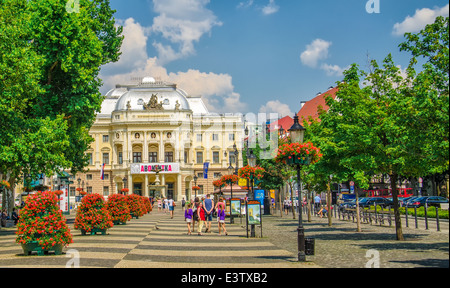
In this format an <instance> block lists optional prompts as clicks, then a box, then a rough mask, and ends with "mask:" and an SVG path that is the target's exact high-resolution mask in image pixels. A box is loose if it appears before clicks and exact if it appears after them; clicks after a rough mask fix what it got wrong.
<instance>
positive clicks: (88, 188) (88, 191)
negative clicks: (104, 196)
mask: <svg viewBox="0 0 450 288" xmlns="http://www.w3.org/2000/svg"><path fill="white" fill-rule="evenodd" d="M86 192H87V193H89V194H92V186H88V187H86Z"/></svg>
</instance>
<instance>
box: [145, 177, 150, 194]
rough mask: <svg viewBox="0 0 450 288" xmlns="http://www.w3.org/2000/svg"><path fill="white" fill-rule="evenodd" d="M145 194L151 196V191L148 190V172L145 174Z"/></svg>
mask: <svg viewBox="0 0 450 288" xmlns="http://www.w3.org/2000/svg"><path fill="white" fill-rule="evenodd" d="M144 185H145V187H144V196H146V197H149V196H150V192H149V191H148V174H145V183H144Z"/></svg>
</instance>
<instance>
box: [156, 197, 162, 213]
mask: <svg viewBox="0 0 450 288" xmlns="http://www.w3.org/2000/svg"><path fill="white" fill-rule="evenodd" d="M161 202H162V201H161V199H160V198H158V202H157V203H158V212H161V211H162V210H161V209H162V203H161Z"/></svg>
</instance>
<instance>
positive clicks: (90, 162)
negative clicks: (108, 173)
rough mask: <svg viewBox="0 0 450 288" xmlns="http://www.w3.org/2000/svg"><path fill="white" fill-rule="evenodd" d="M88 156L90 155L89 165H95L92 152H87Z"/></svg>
mask: <svg viewBox="0 0 450 288" xmlns="http://www.w3.org/2000/svg"><path fill="white" fill-rule="evenodd" d="M87 155H88V157H89V165H94V164H93V163H94V160H93V159H92V153H87Z"/></svg>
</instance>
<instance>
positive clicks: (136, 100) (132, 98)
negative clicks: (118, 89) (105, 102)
mask: <svg viewBox="0 0 450 288" xmlns="http://www.w3.org/2000/svg"><path fill="white" fill-rule="evenodd" d="M122 87H123V86H122ZM125 87H126V88H127V89H128V92H126V93H124V94H123V95H121V96H120V98H119V100H118V101H117V104H116V108H115V111H123V110H127V109H130V110H134V111H143V110H149V111H151V110H159V111H161V110H191V108H190V105H189V102H188V100H187V99H186V97H187V96H188V95H187V94H186V92H184V91H183V90H181V89H178V88H177V86H176V85H175V84H172V83H166V82H157V81H156V80H155V79H154V78H152V77H145V78H143V79H142V81H141V83H140V84H138V85H129V86H125ZM155 104H156V105H155ZM146 107H147V109H146ZM155 107H156V108H155Z"/></svg>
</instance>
